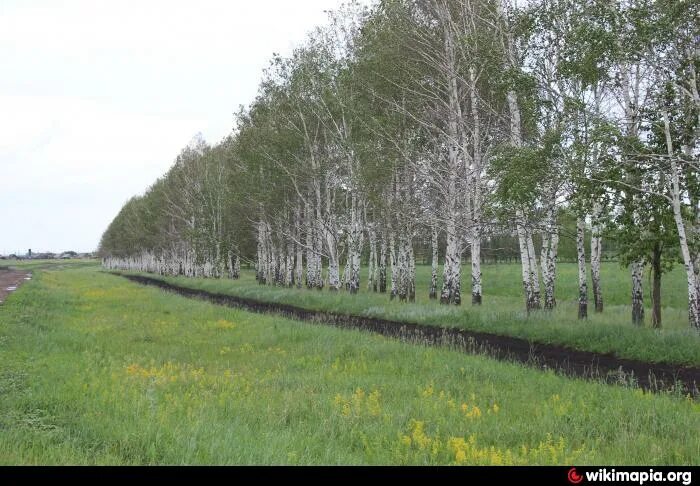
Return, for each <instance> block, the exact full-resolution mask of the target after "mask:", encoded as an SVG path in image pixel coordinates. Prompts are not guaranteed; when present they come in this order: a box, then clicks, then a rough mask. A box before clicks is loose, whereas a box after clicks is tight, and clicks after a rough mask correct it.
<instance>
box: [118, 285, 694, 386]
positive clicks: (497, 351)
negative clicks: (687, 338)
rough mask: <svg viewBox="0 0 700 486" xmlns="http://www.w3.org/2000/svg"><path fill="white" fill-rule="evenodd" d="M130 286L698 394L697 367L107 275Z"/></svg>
mask: <svg viewBox="0 0 700 486" xmlns="http://www.w3.org/2000/svg"><path fill="white" fill-rule="evenodd" d="M111 273H112V274H114V275H118V276H121V277H125V278H127V279H129V280H131V281H133V282H137V283H140V284H144V285H154V286H156V287H160V288H161V289H164V290H168V291H172V292H175V293H178V294H180V295H182V296H185V297H193V298H199V299H204V300H207V301H210V302H213V303H215V304H219V305H225V306H229V307H236V308H241V309H244V310H247V311H252V312H257V313H274V314H279V315H281V316H284V317H289V318H292V319H297V320H302V321H310V322H316V323H323V324H330V325H333V326H336V327H341V328H349V329H359V330H362V331H370V332H374V333H378V334H381V335H383V336H389V337H393V338H398V339H401V340H404V341H409V342H413V343H418V344H424V345H432V346H446V347H449V348H453V349H457V350H461V351H464V352H468V353H474V354H477V353H478V354H486V355H488V356H490V357H492V358H495V359H499V360H505V361H514V362H519V363H524V364H526V365H528V366H531V367H536V368H539V369H552V370H555V371H557V372H559V373H563V374H565V375H567V376H574V377H580V378H586V379H592V380H600V381H604V382H606V383H610V384H622V385H636V386H639V387H641V388H643V389H646V390H651V391H665V390H678V389H679V388H680V389H681V390H682V391H683V393H689V394H691V395H693V396H694V397H696V398H697V397H699V396H700V390H699V389H698V386H699V385H700V368H697V367H684V366H677V365H671V364H666V363H648V362H645V361H638V360H632V359H625V358H619V357H617V356H615V355H613V354H602V353H594V352H590V351H580V350H577V349H572V348H568V347H565V346H558V345H554V344H542V343H535V342H532V341H528V340H527V339H522V338H516V337H509V336H500V335H497V334H489V333H483V332H474V331H467V330H464V329H458V328H453V327H441V326H431V325H422V324H414V323H410V322H400V321H392V320H387V319H380V318H376V317H366V316H358V315H348V314H340V313H335V312H326V311H314V310H309V309H303V308H300V307H296V306H293V305H288V304H278V303H272V302H263V301H259V300H255V299H249V298H244V297H236V296H232V295H226V294H219V293H212V292H208V291H206V290H199V289H192V288H189V287H183V286H180V285H175V284H171V283H168V282H165V281H163V280H159V279H157V278H151V277H145V276H142V275H127V274H122V273H119V272H111Z"/></svg>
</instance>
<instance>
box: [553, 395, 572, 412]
mask: <svg viewBox="0 0 700 486" xmlns="http://www.w3.org/2000/svg"><path fill="white" fill-rule="evenodd" d="M548 404H549V406H550V407H551V409H552V411H553V412H554V415H558V416H562V415H568V414H569V413H571V411H572V409H573V406H574V404H573V402H572V401H571V400H562V398H561V397H560V396H559V394H554V395H552V396H551V397H550V399H549V403H548Z"/></svg>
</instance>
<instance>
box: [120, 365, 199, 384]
mask: <svg viewBox="0 0 700 486" xmlns="http://www.w3.org/2000/svg"><path fill="white" fill-rule="evenodd" d="M126 374H127V375H129V376H132V377H136V378H142V379H150V380H152V381H153V382H155V383H157V384H164V383H173V382H176V381H199V380H201V379H202V378H203V377H204V368H193V367H190V366H184V367H183V366H180V365H178V364H176V363H172V362H170V361H168V362H167V363H165V364H164V365H163V366H161V367H155V366H151V367H148V368H145V367H143V366H141V365H139V364H138V363H133V364H130V365H129V366H127V367H126Z"/></svg>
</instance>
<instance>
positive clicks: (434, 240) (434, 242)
mask: <svg viewBox="0 0 700 486" xmlns="http://www.w3.org/2000/svg"><path fill="white" fill-rule="evenodd" d="M430 244H431V248H432V250H433V252H432V253H433V259H432V267H431V275H430V292H429V294H428V297H429V298H430V299H431V300H432V299H437V280H438V232H437V226H436V225H435V224H434V223H433V225H432V227H431V238H430Z"/></svg>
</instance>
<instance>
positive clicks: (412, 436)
mask: <svg viewBox="0 0 700 486" xmlns="http://www.w3.org/2000/svg"><path fill="white" fill-rule="evenodd" d="M409 428H410V429H411V430H410V432H409V434H407V435H402V436H401V438H400V441H401V443H402V444H403V445H404V446H407V447H415V448H416V449H418V450H419V451H425V452H428V453H429V454H431V455H432V456H437V455H438V454H439V452H440V450H441V449H442V443H441V442H440V439H438V438H436V437H435V438H432V437H430V436H428V434H426V433H425V422H423V421H421V420H415V419H411V422H410V424H409Z"/></svg>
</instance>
